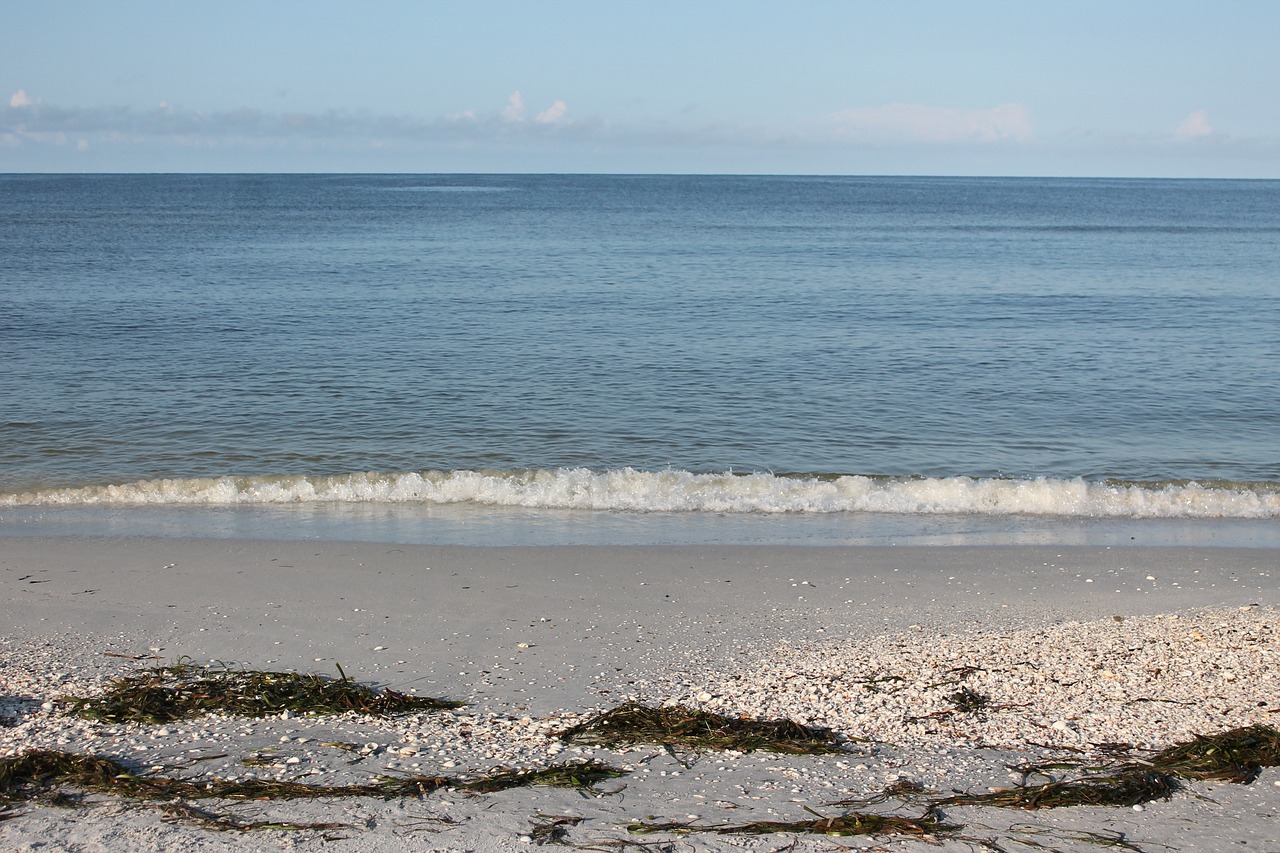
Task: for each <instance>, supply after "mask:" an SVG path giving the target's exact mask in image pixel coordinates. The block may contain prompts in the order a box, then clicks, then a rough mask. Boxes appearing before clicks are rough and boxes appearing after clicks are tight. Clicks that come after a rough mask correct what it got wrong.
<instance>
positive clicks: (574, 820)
mask: <svg viewBox="0 0 1280 853" xmlns="http://www.w3.org/2000/svg"><path fill="white" fill-rule="evenodd" d="M580 823H582V818H581V817H579V816H577V815H545V814H540V815H538V820H537V822H535V823H534V824H533V827H532V828H531V829H530V830H529V840H530V841H532V842H533V843H535V844H568V843H569V829H568V828H569V827H571V826H577V825H578V824H580Z"/></svg>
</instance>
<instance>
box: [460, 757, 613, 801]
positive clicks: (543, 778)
mask: <svg viewBox="0 0 1280 853" xmlns="http://www.w3.org/2000/svg"><path fill="white" fill-rule="evenodd" d="M625 775H627V771H625V770H620V769H619V768H617V767H611V766H609V765H608V764H604V763H601V762H598V761H592V760H588V761H581V762H573V763H569V764H555V765H552V766H550V767H543V768H541V769H538V770H503V771H499V772H496V773H492V774H490V775H488V776H483V777H481V778H479V779H475V780H472V781H470V782H454V783H452V784H451V786H450V787H453V788H457V789H458V790H460V791H470V792H471V793H475V794H490V793H493V792H495V791H505V790H507V789H509V788H523V787H526V786H529V785H544V786H548V787H552V788H573V789H577V790H586V789H588V788H594V787H595V786H596V785H597V784H598V783H600V782H603V781H605V780H607V779H616V778H618V777H619V776H625Z"/></svg>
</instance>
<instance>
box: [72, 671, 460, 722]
mask: <svg viewBox="0 0 1280 853" xmlns="http://www.w3.org/2000/svg"><path fill="white" fill-rule="evenodd" d="M338 673H339V674H340V675H341V677H340V678H336V679H335V678H326V677H324V676H321V675H316V674H312V673H297V672H268V671H262V670H237V669H231V668H230V667H226V666H220V667H206V666H197V665H195V664H192V663H190V662H189V661H187V660H185V659H183V660H180V661H179V662H178V663H177V664H174V665H173V666H161V667H155V668H152V669H148V670H145V671H143V672H141V673H138V674H136V675H129V676H125V677H123V678H118V679H116V680H114V681H112V682H111V683H110V684H109V685H108V686H107V689H106V690H105V691H104V692H103V693H102V695H100V696H94V697H87V698H78V697H66V698H64V700H63V701H65V702H67V703H68V705H69V711H70V713H72V714H74V715H76V716H79V717H85V718H88V719H93V720H102V721H104V722H110V723H121V722H140V723H169V722H173V721H175V720H181V719H185V718H188V717H198V716H201V715H203V714H209V713H221V714H232V715H236V716H245V717H266V716H270V715H274V714H280V713H283V712H289V713H293V714H313V715H329V714H343V713H347V712H356V713H360V714H370V715H375V716H380V717H385V716H392V715H395V714H403V713H408V712H411V711H428V710H444V709H449V708H458V707H461V705H462V704H463V703H461V702H451V701H447V700H444V699H434V698H430V697H425V696H410V695H408V694H405V693H399V692H397V691H395V690H375V689H373V688H371V687H368V686H366V685H363V684H359V683H357V682H354V681H352V680H351V679H349V678H348V677H347V675H346V673H344V672H343V671H342V668H341V667H339V668H338Z"/></svg>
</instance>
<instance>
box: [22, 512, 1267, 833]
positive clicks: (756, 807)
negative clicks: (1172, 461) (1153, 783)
mask: <svg viewBox="0 0 1280 853" xmlns="http://www.w3.org/2000/svg"><path fill="white" fill-rule="evenodd" d="M1275 553H1276V552H1275V551H1274V549H1257V548H1230V547H1215V548H1153V547H1120V546H1116V547H1080V546H1071V547H1061V546H1059V547H1055V546H1051V545H1050V546H1037V547H1030V546H1008V547H979V546H973V547H965V546H953V547H913V546H900V547H768V546H762V547H746V546H658V545H654V546H576V547H518V546H512V547H452V546H427V545H398V544H390V543H368V542H366V543H352V542H321V541H252V540H236V539H183V538H176V537H175V538H159V537H156V538H146V537H116V538H111V537H101V538H97V537H70V536H67V537H48V538H40V537H22V536H7V537H6V538H5V539H4V540H3V548H2V549H0V577H2V578H3V580H4V583H3V595H2V597H0V624H3V625H5V626H6V627H5V628H4V629H3V631H0V635H2V637H0V641H2V642H3V656H2V657H0V667H2V668H0V702H3V703H4V704H3V708H0V714H3V716H4V718H5V725H4V727H3V728H0V753H2V754H3V755H6V756H13V755H15V754H18V753H20V752H21V751H23V750H30V749H36V748H40V749H58V750H66V751H72V752H77V753H94V754H99V755H105V756H110V757H113V758H115V759H117V760H120V761H124V762H127V763H130V765H131V766H135V767H137V768H139V769H140V770H141V771H148V770H149V769H150V772H152V773H159V774H166V775H173V774H175V773H177V774H180V775H184V776H191V777H194V778H201V779H203V778H214V777H217V778H226V777H228V776H234V775H239V776H254V775H256V776H261V777H264V778H287V779H294V780H301V781H305V782H307V783H309V784H310V783H314V784H324V785H332V784H351V783H353V782H352V780H368V779H371V778H375V777H376V776H378V775H379V774H393V775H394V774H420V773H439V774H445V775H449V776H455V775H456V776H459V777H464V776H475V775H478V774H485V773H488V772H491V771H492V770H493V769H494V768H497V767H506V768H536V767H544V766H548V765H551V764H555V763H561V762H580V761H585V760H596V761H602V762H606V763H607V764H609V765H611V766H614V767H617V768H619V769H622V770H625V771H627V772H626V775H624V776H621V777H619V778H617V779H613V780H609V781H606V782H602V783H600V784H598V785H597V786H596V787H595V788H594V789H593V793H591V794H589V795H583V794H581V793H579V792H576V791H562V790H559V789H554V788H543V787H531V788H519V789H514V790H510V791H503V792H498V793H491V794H465V793H460V792H459V791H457V790H452V789H447V788H446V789H443V790H441V791H438V792H431V793H426V794H424V795H423V796H421V797H414V798H398V799H394V800H390V801H385V802H384V801H382V800H379V799H375V798H369V797H363V798H332V799H322V800H315V801H288V802H254V803H248V804H245V803H232V804H224V805H228V807H229V808H230V809H231V811H232V812H233V813H234V814H235V815H237V816H238V817H239V818H240V819H244V820H249V819H263V816H269V817H270V818H271V819H273V820H278V821H292V822H333V823H341V824H343V827H342V828H341V829H330V830H325V831H320V830H294V831H281V830H272V829H260V830H255V831H252V832H236V831H224V832H216V831H213V830H211V829H208V828H202V827H200V826H198V825H195V824H193V823H192V822H191V821H189V820H181V819H176V818H174V816H173V815H172V814H168V815H166V813H165V812H163V811H161V810H159V809H157V808H154V807H152V806H151V805H146V804H137V803H134V804H128V803H126V802H124V801H122V800H119V799H116V798H112V797H109V796H105V795H92V796H90V797H89V799H88V802H87V804H82V805H80V806H77V807H74V808H72V809H67V808H62V807H54V806H51V805H45V804H25V805H22V806H21V807H20V808H18V809H16V811H15V812H10V813H8V814H6V815H5V816H6V817H11V818H12V819H7V820H4V821H0V846H3V847H4V848H5V849H13V850H35V849H41V850H120V849H130V850H164V849H174V848H176V847H179V846H182V847H187V848H190V849H195V850H246V849H261V850H275V849H296V848H304V849H309V848H311V847H313V846H322V844H321V841H322V839H328V840H325V841H324V842H323V846H324V848H325V849H332V850H339V851H340V850H375V851H384V850H385V851H392V850H424V849H429V850H440V851H463V850H477V851H479V850H515V849H527V848H528V846H529V845H531V844H532V845H535V846H536V845H537V844H538V843H540V842H542V841H545V840H548V836H547V835H545V834H538V835H535V833H534V828H535V827H537V826H538V825H539V824H542V825H555V826H556V827H558V829H559V830H560V831H561V834H560V835H557V836H556V837H558V838H561V839H562V840H564V841H568V842H571V843H573V844H577V845H585V846H588V848H589V849H624V847H623V845H624V843H626V844H634V845H639V844H656V845H658V846H657V847H655V848H653V849H671V850H736V849H750V850H776V849H792V848H791V847H790V846H789V845H791V844H792V841H793V839H798V841H797V843H796V845H795V847H794V849H797V850H829V849H841V847H842V846H843V847H845V848H851V849H863V848H872V849H875V848H882V847H886V846H889V847H892V849H920V850H925V849H930V850H932V849H954V850H973V849H983V848H982V846H981V845H982V844H983V843H989V844H994V845H999V847H998V848H997V847H987V848H985V849H1028V848H1027V847H1026V845H1023V844H1022V842H1023V841H1032V842H1037V843H1040V844H1044V845H1046V846H1048V847H1050V848H1053V849H1095V848H1096V844H1097V843H1098V840H1099V839H1105V838H1121V839H1123V840H1124V841H1125V843H1129V844H1133V845H1136V846H1137V847H1138V848H1139V849H1143V850H1158V849H1166V848H1171V849H1179V850H1236V849H1242V847H1243V848H1244V849H1251V850H1272V849H1280V845H1278V844H1277V842H1276V841H1275V840H1274V839H1276V838H1280V818H1277V817H1276V815H1277V813H1278V810H1280V776H1277V771H1276V770H1274V769H1263V770H1262V773H1261V776H1260V778H1258V779H1257V780H1256V781H1254V782H1253V783H1252V784H1248V785H1244V784H1230V783H1225V782H1194V783H1189V784H1188V785H1187V787H1186V789H1185V790H1182V791H1180V792H1178V793H1175V794H1174V795H1173V796H1172V798H1171V799H1168V800H1163V799H1158V800H1154V801H1151V802H1149V803H1145V804H1143V805H1141V806H1139V808H1140V809H1141V810H1134V809H1128V808H1119V807H1088V806H1082V807H1072V808H1061V809H1053V810H1041V811H1021V810H1011V809H998V808H992V807H979V806H963V807H946V808H944V809H943V813H944V816H945V819H946V820H947V821H948V822H949V823H950V824H953V825H957V826H962V828H961V829H959V830H956V831H955V832H952V833H950V834H940V835H938V836H937V837H927V838H916V837H912V836H897V835H874V836H866V837H862V836H856V837H827V836H823V835H800V836H797V835H794V834H788V833H781V834H771V835H763V836H755V835H748V834H741V833H738V834H711V833H707V832H697V833H694V834H673V833H671V832H664V833H655V834H652V835H638V834H635V833H629V832H628V830H627V825H628V824H631V823H635V822H649V823H657V824H661V823H686V824H691V825H692V826H694V827H700V826H701V827H714V826H720V825H729V824H744V823H748V822H752V821H767V820H788V821H796V820H806V819H810V818H812V817H813V816H814V814H815V813H816V814H818V815H823V816H830V815H834V814H840V813H841V812H843V811H848V810H849V808H850V807H849V806H840V805H832V804H833V803H837V802H840V801H848V800H851V799H860V798H868V797H873V796H874V795H876V794H878V793H880V792H883V791H884V790H885V789H886V788H888V787H890V786H892V785H895V784H897V783H903V782H911V783H915V784H918V785H919V786H920V787H921V789H922V790H923V791H926V792H934V793H935V794H936V795H937V796H943V795H952V794H954V793H958V792H961V791H963V792H975V791H987V790H989V789H991V788H993V787H1001V786H1009V785H1012V784H1015V781H1016V780H1011V778H1010V772H1011V771H1010V767H1011V766H1017V765H1022V764H1027V763H1028V762H1035V761H1045V760H1048V759H1050V758H1062V757H1064V756H1066V757H1075V758H1078V759H1082V760H1083V759H1084V758H1086V757H1091V758H1095V759H1096V758H1097V757H1098V756H1100V755H1102V754H1104V753H1105V750H1106V749H1107V748H1114V746H1112V747H1107V746H1106V745H1108V744H1110V745H1114V744H1118V743H1124V744H1128V745H1129V746H1130V747H1131V748H1132V749H1134V750H1158V749H1163V748H1165V747H1168V746H1170V745H1171V744H1174V743H1178V742H1182V741H1186V740H1188V739H1189V738H1192V737H1194V736H1195V735H1197V734H1214V733H1216V732H1221V731H1226V730H1229V729H1234V728H1240V727H1245V726H1251V725H1258V724H1270V723H1273V722H1275V715H1274V714H1271V711H1273V710H1275V709H1277V708H1280V689H1277V688H1278V687H1280V681H1277V678H1278V676H1277V674H1276V672H1277V670H1276V666H1275V662H1276V657H1275V656H1276V655H1277V654H1280V642H1278V641H1277V639H1276V633H1275V627H1276V625H1277V619H1276V617H1277V615H1278V614H1277V611H1276V610H1275V609H1273V608H1275V607H1276V605H1277V602H1276V599H1275V592H1274V590H1275V579H1274V572H1275ZM178 661H190V662H193V663H196V664H202V665H203V664H209V663H216V664H217V665H225V666H227V667H231V668H235V669H247V670H270V671H291V672H314V673H319V674H322V675H326V676H333V677H338V676H339V674H340V673H345V674H346V675H347V676H350V677H351V678H352V679H354V680H356V681H359V682H364V683H368V684H372V685H375V686H377V687H380V688H389V689H392V690H396V691H400V692H406V693H411V694H417V695H421V696H433V697H438V698H444V699H449V700H457V701H461V702H463V703H465V704H464V705H463V706H462V707H461V708H458V709H455V710H447V711H438V712H431V713H417V712H415V713H412V714H409V715H405V716H400V717H392V718H388V719H378V718H374V717H368V716H360V715H354V714H346V715H341V716H338V717H305V716H303V717H297V716H291V715H288V714H285V715H283V716H284V717H285V718H281V717H280V715H277V716H274V717H272V718H268V719H262V720H251V719H246V718H243V717H228V716H217V715H213V716H205V717H200V718H196V719H191V720H184V721H181V722H175V723H170V724H164V725H157V724H151V725H147V724H137V723H115V724H111V723H103V722H98V721H87V720H81V719H78V718H74V717H71V716H69V715H68V714H67V713H66V703H65V702H64V701H62V698H63V697H66V696H85V695H93V694H95V693H97V692H100V691H101V690H102V688H103V687H104V685H105V683H106V682H107V681H108V680H109V679H111V678H113V677H118V676H121V675H124V674H128V673H133V672H137V671H139V670H141V669H143V668H145V667H149V666H157V665H167V664H173V663H175V662H178ZM339 667H340V669H339ZM965 693H967V694H968V695H969V696H970V697H971V698H972V697H977V698H978V699H980V700H981V701H980V702H977V703H976V706H975V707H969V708H968V709H967V710H966V709H964V708H963V707H962V703H960V702H959V701H958V700H959V698H961V697H962V695H964V694H965ZM628 701H639V702H643V703H645V704H648V705H653V706H661V705H663V704H671V705H680V706H685V707H697V708H703V709H706V710H709V711H714V712H717V713H723V714H726V715H730V716H735V715H736V716H743V715H749V716H756V717H762V718H777V717H788V718H791V719H794V720H796V721H798V722H801V723H804V724H805V725H810V726H819V727H826V728H830V729H831V730H833V731H834V732H835V733H836V734H837V735H838V736H839V737H840V738H841V740H842V743H843V753H840V754H832V755H823V756H793V755H780V754H776V753H770V752H749V753H742V752H739V751H730V752H727V753H726V752H718V753H717V752H714V751H703V752H700V753H693V752H682V751H677V750H667V749H664V748H663V747H662V746H659V745H652V744H648V745H638V746H633V747H627V748H623V749H617V748H615V749H608V748H603V747H598V746H591V745H581V744H567V743H564V742H562V741H561V740H560V739H559V738H558V737H556V734H557V733H558V732H561V731H563V730H565V729H567V728H569V727H570V726H573V725H575V724H578V723H581V722H583V721H584V720H587V719H590V718H591V717H592V716H593V715H596V714H599V713H601V712H604V711H608V710H609V709H611V708H615V707H618V706H620V705H622V704H624V703H625V702H628ZM335 743H352V744H359V745H362V746H361V749H362V750H363V751H360V752H357V753H355V754H354V757H353V756H352V754H350V753H348V752H344V751H342V750H340V749H338V748H336V747H333V746H329V745H328V744H335ZM371 745H373V746H371ZM210 756H214V757H210ZM250 758H257V759H263V758H267V759H269V760H266V761H262V760H258V761H250V762H249V764H251V765H254V766H246V759H250ZM294 759H297V760H296V761H295V760H294ZM904 790H905V789H904ZM936 798H937V797H936V796H935V799H936ZM921 802H922V800H921V799H920V797H918V796H917V797H915V798H914V799H913V798H912V797H911V796H908V795H904V798H903V799H902V800H901V801H896V800H894V799H893V798H890V799H889V800H888V802H887V803H882V804H879V805H876V806H874V810H876V811H878V812H880V813H882V814H901V815H909V816H912V817H919V815H920V812H921V806H920V803H921ZM810 810H812V812H810ZM540 816H541V817H540ZM553 818H554V819H563V821H562V823H561V824H553V823H550V822H549V821H552V819H553ZM569 818H573V820H572V821H570V820H569ZM1117 833H1119V834H1120V835H1117ZM591 845H594V846H591ZM1020 845H1022V846H1020ZM631 849H640V848H639V847H638V846H637V847H633V848H631ZM646 849H647V848H646Z"/></svg>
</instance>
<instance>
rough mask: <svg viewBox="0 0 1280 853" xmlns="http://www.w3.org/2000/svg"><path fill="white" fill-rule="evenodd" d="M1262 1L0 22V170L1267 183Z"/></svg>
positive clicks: (566, 6)
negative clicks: (1006, 177) (853, 176)
mask: <svg viewBox="0 0 1280 853" xmlns="http://www.w3.org/2000/svg"><path fill="white" fill-rule="evenodd" d="M1277 33H1280V3H1276V2H1271V1H1270V0H1218V2H1214V3H1209V2H1189V0H1158V1H1157V0H1129V2H1114V0H1108V2H1097V1H1096V0H1074V1H1073V2H1070V3H1047V2H1044V3H1042V2H1025V0H1023V2H994V1H993V0H975V2H942V1H941V0H937V2H929V0H904V1H903V2H895V3H869V2H826V1H825V0H824V1H820V0H814V1H813V2H791V3H782V2H752V0H735V1H734V2H727V0H725V1H724V2H721V0H698V1H697V2H692V3H690V2H680V3H677V2H667V0H644V2H638V0H610V2H587V0H541V2H536V3H535V2H461V0H457V1H456V2H455V0H441V1H440V2H376V0H375V1H374V2H365V3H360V4H355V3H337V2H324V1H323V0H316V2H301V0H292V2H288V1H287V0H281V2H271V3H250V2H241V0H222V2H218V3H172V2H157V1H156V0H122V2H113V3H92V2H87V0H47V1H46V2H43V3H40V4H36V3H12V4H8V6H7V8H6V10H5V14H4V26H3V30H2V31H0V172H42V171H49V172H97V171H104V172H114V171H125V172H172V171H176V172H261V171H265V172H433V173H440V172H610V173H757V174H758V173H765V174H867V175H871V174H914V175H1060V176H1104V177H1108V176H1132V177H1237V178H1280V110H1278V109H1277V106H1276V104H1277V101H1276V94H1277V92H1280V62H1277V61H1276V59H1275V54H1276V46H1275V40H1276V35H1277Z"/></svg>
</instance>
